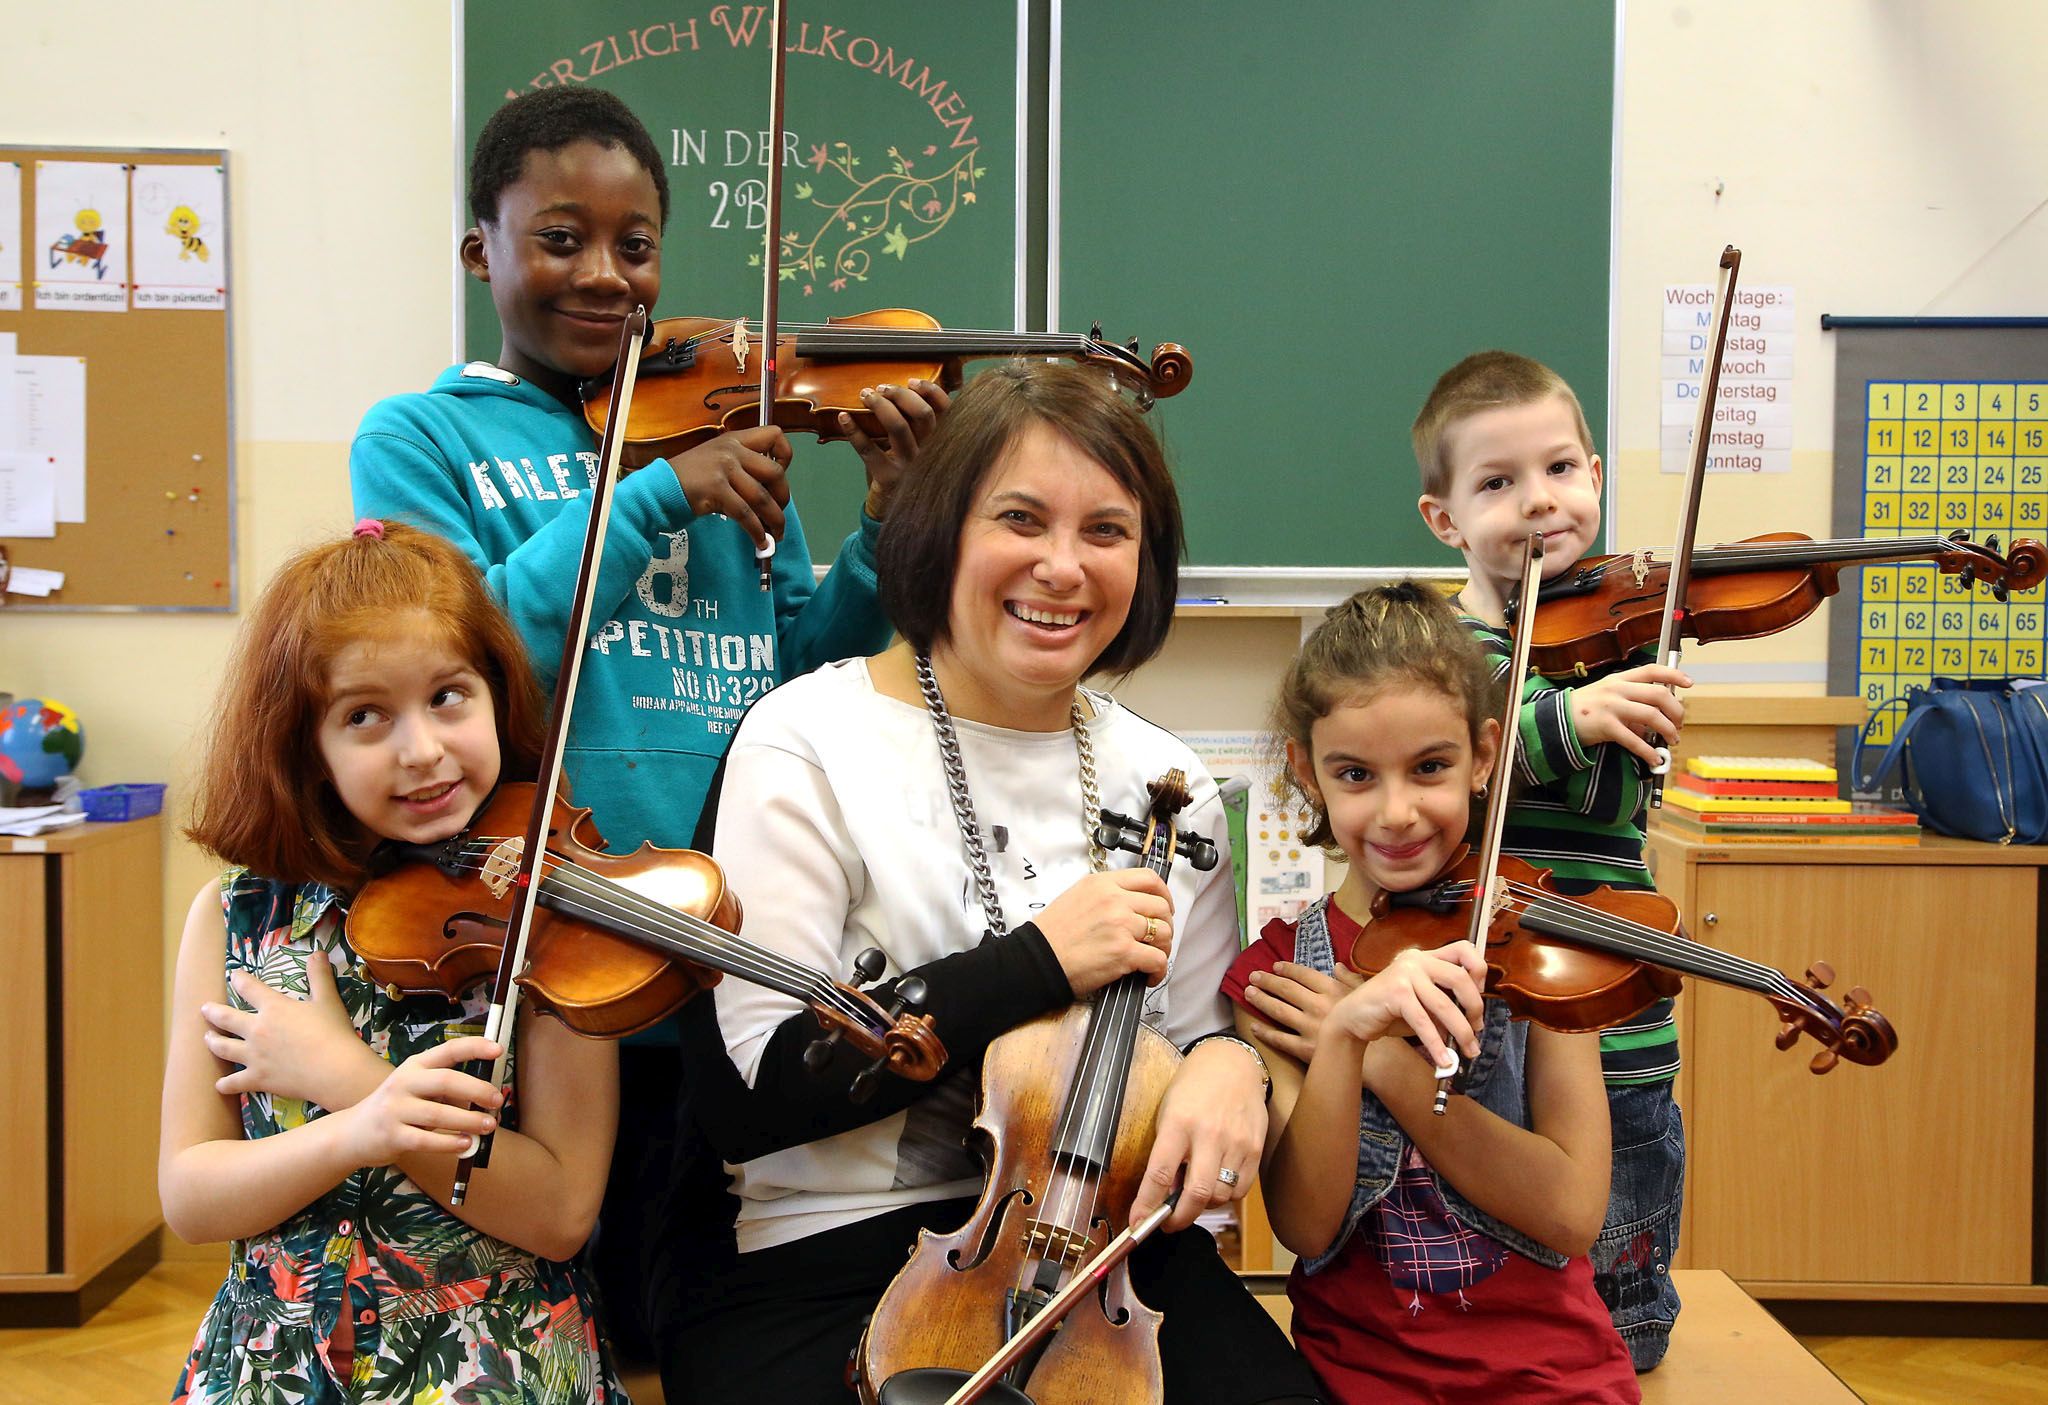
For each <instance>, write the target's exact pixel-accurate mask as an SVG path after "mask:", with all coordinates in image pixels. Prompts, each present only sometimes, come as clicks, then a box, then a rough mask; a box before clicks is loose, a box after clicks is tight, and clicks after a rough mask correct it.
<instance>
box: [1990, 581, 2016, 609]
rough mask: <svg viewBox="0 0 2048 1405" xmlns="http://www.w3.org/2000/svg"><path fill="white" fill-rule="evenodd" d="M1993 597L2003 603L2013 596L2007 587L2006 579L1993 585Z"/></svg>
mask: <svg viewBox="0 0 2048 1405" xmlns="http://www.w3.org/2000/svg"><path fill="white" fill-rule="evenodd" d="M1991 598H1992V599H1993V600H1996V601H1997V602H1998V603H1999V604H2001V605H2003V604H2004V603H2005V602H2006V601H2008V600H2010V599H2011V598H2012V591H2011V590H2010V589H2008V588H2007V587H2006V584H2005V582H2004V581H2000V582H1999V583H1998V584H1997V585H1994V586H1992V587H1991Z"/></svg>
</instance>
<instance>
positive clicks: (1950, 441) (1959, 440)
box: [1941, 420, 1977, 454]
mask: <svg viewBox="0 0 2048 1405" xmlns="http://www.w3.org/2000/svg"><path fill="white" fill-rule="evenodd" d="M1941 451H1942V452H1943V453H1944V454H1974V453H1976V452H1977V426H1976V424H1975V423H1973V422H1972V421H1970V420H1944V421H1942V425H1941Z"/></svg>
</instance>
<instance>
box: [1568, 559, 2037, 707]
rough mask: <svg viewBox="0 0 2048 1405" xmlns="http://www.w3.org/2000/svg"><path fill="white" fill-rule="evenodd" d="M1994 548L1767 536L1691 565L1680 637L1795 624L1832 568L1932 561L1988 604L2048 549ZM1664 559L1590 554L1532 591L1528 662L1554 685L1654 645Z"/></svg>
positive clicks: (2028, 585)
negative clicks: (1981, 589)
mask: <svg viewBox="0 0 2048 1405" xmlns="http://www.w3.org/2000/svg"><path fill="white" fill-rule="evenodd" d="M1996 547H1997V543H1996V541H1995V540H1994V541H1992V542H1990V543H1986V544H1983V545H1979V544H1978V543H1976V542H1972V541H1970V540H1969V539H1968V536H1967V534H1962V533H1958V534H1957V535H1955V536H1952V537H1902V538H1884V537H1874V538H1870V539H1868V540H1862V539H1855V538H1851V539H1847V540H1841V541H1814V540H1812V539H1811V538H1808V537H1805V536H1801V535H1800V534H1799V533H1797V532H1772V533H1768V534H1766V535H1763V536H1758V537H1751V538H1749V539H1747V540H1745V541H1740V542H1734V543H1731V544H1729V545H1726V546H1712V547H1703V548H1701V549H1699V550H1698V551H1696V552H1694V554H1693V557H1692V581H1691V585H1690V588H1689V589H1688V590H1687V591H1686V596H1685V602H1684V613H1683V617H1682V619H1681V621H1680V625H1679V631H1680V634H1681V636H1682V637H1684V638H1688V639H1697V640H1699V641H1700V642H1701V643H1707V642H1710V641H1712V640H1717V639H1755V638H1757V637H1759V636H1761V635H1766V634H1776V633H1777V632H1778V631H1779V630H1783V629H1789V628H1791V627H1792V626H1793V625H1795V624H1797V623H1799V622H1800V621H1801V620H1803V619H1805V618H1806V617H1807V616H1809V615H1811V614H1812V613H1813V612H1814V611H1815V610H1816V609H1818V608H1820V603H1821V602H1822V601H1823V600H1825V599H1827V598H1828V597H1829V596H1830V595H1833V594H1834V593H1835V590H1836V587H1837V585H1838V584H1839V581H1838V577H1839V574H1840V572H1841V569H1842V567H1844V566H1852V565H1862V564H1868V563H1871V562H1880V561H1907V560H1926V559H1932V560H1933V561H1934V562H1935V563H1936V564H1937V565H1938V566H1939V567H1940V568H1941V569H1942V570H1943V571H1944V572H1947V573H1949V574H1951V575H1960V576H1964V577H1966V578H1967V579H1968V580H1969V581H1971V582H1972V583H1976V584H1982V585H1985V586H1987V587H1989V588H1990V589H1991V590H1992V592H1993V593H1994V594H1995V595H1996V596H1997V597H1998V598H1999V599H2001V600H2002V599H2004V598H2005V596H2006V595H2007V594H2008V593H2009V592H2011V591H2015V590H2031V589H2032V588H2033V587H2035V586H2037V585H2039V584H2040V583H2041V581H2042V579H2043V577H2044V576H2048V550H2044V549H2043V548H2042V545H2041V543H2039V542H2037V541H2029V540H2026V539H2020V540H2016V541H2014V542H2013V544H2012V547H2011V549H2010V550H2009V551H2008V552H2006V553H2005V554H2004V555H2002V556H2001V555H2000V554H1999V553H1998V551H1997V549H1996ZM1670 572H1671V563H1670V561H1668V560H1656V559H1653V558H1652V557H1651V556H1650V554H1649V553H1648V552H1637V553H1632V554H1627V555H1619V556H1589V557H1587V558H1586V559H1585V560H1583V561H1581V562H1579V563H1578V564H1577V565H1576V566H1574V567H1572V569H1571V570H1569V571H1566V572H1565V573H1564V574H1563V575H1561V576H1559V577H1557V578H1556V579H1555V580H1552V581H1549V582H1546V583H1545V584H1544V586H1543V588H1542V590H1541V591H1540V592H1539V593H1538V594H1537V597H1536V599H1537V605H1536V627H1535V630H1534V633H1533V636H1532V639H1531V646H1530V651H1529V662H1530V665H1531V667H1533V668H1534V669H1535V670H1536V671H1537V672H1538V673H1541V674H1543V675H1544V676H1545V677H1549V678H1565V677H1572V676H1575V675H1578V674H1583V673H1584V672H1586V671H1587V670H1590V669H1595V668H1602V667H1606V666H1608V665H1611V664H1617V663H1620V662H1622V661H1624V660H1626V659H1628V658H1629V657H1630V656H1631V655H1633V654H1634V653H1635V652H1636V651H1637V650H1639V649H1642V648H1644V647H1646V646H1648V645H1651V644H1654V643H1656V642H1657V637H1658V631H1659V627H1660V626H1661V624H1662V623H1663V608H1664V601H1665V592H1666V589H1667V586H1668V584H1669V580H1670Z"/></svg>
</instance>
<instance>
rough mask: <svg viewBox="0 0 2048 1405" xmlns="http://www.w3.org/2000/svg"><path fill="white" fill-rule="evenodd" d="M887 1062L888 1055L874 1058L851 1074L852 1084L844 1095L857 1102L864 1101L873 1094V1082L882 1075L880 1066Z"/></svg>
mask: <svg viewBox="0 0 2048 1405" xmlns="http://www.w3.org/2000/svg"><path fill="white" fill-rule="evenodd" d="M888 1062H889V1059H888V1056H887V1055H884V1056H883V1057H881V1058H879V1059H876V1060H875V1061H874V1062H873V1063H871V1064H869V1065H868V1066H867V1067H866V1068H864V1069H862V1070H861V1071H860V1072H859V1073H857V1074H855V1075H854V1076H853V1086H852V1087H851V1088H848V1089H847V1090H846V1096H847V1097H848V1098H850V1099H852V1100H853V1101H854V1102H857V1103H864V1102H866V1101H867V1100H868V1099H869V1098H872V1097H873V1096H874V1095H875V1083H876V1081H877V1080H878V1079H880V1078H881V1076H882V1066H883V1065H884V1064H886V1063H888Z"/></svg>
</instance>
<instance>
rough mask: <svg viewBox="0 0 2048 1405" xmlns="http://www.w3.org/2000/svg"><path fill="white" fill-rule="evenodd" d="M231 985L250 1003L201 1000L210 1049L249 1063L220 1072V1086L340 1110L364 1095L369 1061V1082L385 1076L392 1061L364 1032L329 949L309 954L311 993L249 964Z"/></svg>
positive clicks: (219, 1088)
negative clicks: (279, 986) (267, 978)
mask: <svg viewBox="0 0 2048 1405" xmlns="http://www.w3.org/2000/svg"><path fill="white" fill-rule="evenodd" d="M228 985H229V986H230V988H232V989H233V990H234V992H235V994H236V995H237V996H239V997H241V999H242V1000H243V1001H244V1002H245V1003H246V1004H247V1005H248V1006H249V1008H248V1009H247V1010H238V1009H236V1008H235V1007H234V1006H233V1005H228V1004H223V1003H217V1002H214V1001H208V1002H207V1003H206V1004H204V1005H201V1006H200V1007H199V1013H200V1014H201V1015H202V1016H204V1017H205V1019H206V1023H207V1024H208V1025H209V1026H210V1028H209V1029H208V1030H207V1031H206V1033H205V1035H204V1036H203V1038H204V1039H205V1041H206V1047H207V1049H208V1050H209V1051H210V1052H211V1053H212V1054H213V1056H214V1057H215V1058H217V1059H220V1060H222V1061H223V1062H226V1063H231V1064H240V1065H241V1067H240V1068H239V1069H237V1070H236V1071H235V1072H233V1073H230V1074H228V1075H227V1076H226V1077H224V1078H220V1079H217V1080H215V1082H214V1085H213V1086H214V1088H215V1090H216V1091H218V1092H222V1093H227V1094H231V1095H232V1094H240V1093H269V1094H271V1095H272V1096H274V1097H282V1098H302V1099H304V1100H305V1101H307V1102H313V1103H318V1104H319V1105H320V1106H322V1107H324V1108H327V1109H329V1110H330V1111H332V1110H334V1109H336V1108H341V1107H346V1106H348V1104H350V1103H352V1102H354V1101H355V1100H356V1098H357V1097H358V1096H360V1094H361V1092H362V1088H363V1081H364V1079H363V1075H364V1072H365V1070H366V1069H367V1070H368V1071H369V1077H368V1081H369V1082H371V1083H374V1082H375V1081H377V1080H378V1079H381V1078H382V1076H383V1068H384V1061H383V1060H382V1059H379V1058H378V1057H377V1056H376V1055H375V1054H373V1053H371V1052H370V1049H369V1046H368V1045H366V1044H364V1043H363V1041H362V1040H361V1039H359V1038H357V1037H356V1032H355V1026H354V1025H353V1024H351V1023H350V1021H349V1017H348V1007H347V1006H345V1005H343V1004H342V1002H341V994H340V992H339V991H337V990H336V989H335V988H334V967H333V965H332V963H330V962H329V961H328V959H327V956H326V954H325V953H324V952H317V951H316V952H314V953H313V955H312V957H311V959H310V960H308V961H307V962H306V998H305V999H304V1000H300V999H298V998H296V997H294V996H291V995H288V994H286V993H285V992H284V991H281V990H273V989H271V988H270V987H269V986H268V985H265V984H264V983H263V981H262V980H261V979H260V978H259V977H257V976H256V975H254V974H253V973H251V972H249V971H242V970H237V971H235V972H233V973H231V974H230V975H229V976H228Z"/></svg>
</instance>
